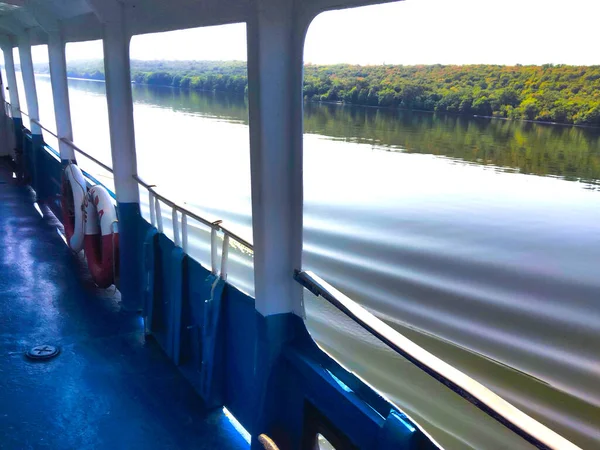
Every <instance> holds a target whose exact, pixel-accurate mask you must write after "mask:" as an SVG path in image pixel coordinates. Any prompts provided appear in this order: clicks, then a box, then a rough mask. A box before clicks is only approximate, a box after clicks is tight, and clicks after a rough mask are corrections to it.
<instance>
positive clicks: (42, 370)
mask: <svg viewBox="0 0 600 450" xmlns="http://www.w3.org/2000/svg"><path fill="white" fill-rule="evenodd" d="M56 226H57V224H56V223H55V222H53V218H52V217H51V216H46V217H44V218H42V217H40V215H39V214H38V212H37V211H36V210H35V209H34V206H33V197H32V194H31V192H30V191H29V190H28V189H27V188H25V187H22V186H17V185H16V184H15V183H14V181H13V179H12V172H11V171H10V170H8V168H7V166H6V165H3V164H2V163H0V448H2V449H4V448H6V449H13V448H14V449H29V448H31V449H38V448H52V449H87V448H90V449H105V448H106V449H138V448H139V449H175V448H177V449H187V448H190V449H191V448H194V449H203V448H215V449H217V448H218V449H238V448H248V447H249V446H248V445H247V443H246V442H245V441H244V439H243V438H242V437H241V436H240V435H239V434H237V432H236V431H235V429H234V428H233V426H232V425H231V423H230V422H229V420H228V419H227V418H226V417H225V415H224V414H223V413H222V412H221V411H220V410H218V411H213V412H207V411H206V409H205V408H204V406H203V403H202V400H201V399H200V398H199V397H198V396H197V394H196V393H195V392H194V390H193V389H192V387H191V386H190V385H189V384H188V382H187V381H186V380H185V379H184V378H183V377H182V376H181V374H180V373H179V372H178V371H177V369H176V368H175V367H174V366H173V365H172V363H170V362H169V361H168V359H167V358H166V356H165V355H163V353H162V352H161V350H160V349H159V348H158V345H156V343H154V342H153V341H152V340H146V339H145V338H144V335H143V332H142V328H141V320H140V317H139V315H138V314H137V313H131V312H125V311H123V310H121V308H120V303H119V301H118V298H116V297H115V295H114V294H113V291H112V290H111V289H109V290H108V291H99V290H97V289H95V288H94V286H93V284H92V282H91V281H90V279H89V276H87V275H86V274H85V270H84V268H83V265H82V263H81V261H80V260H79V258H78V257H77V256H75V255H73V254H72V252H71V251H70V250H69V249H68V248H67V247H66V245H65V243H64V242H63V241H62V240H61V238H60V236H59V234H58V233H57V231H56ZM44 343H50V344H55V345H59V346H60V348H61V354H60V355H59V356H58V357H56V358H54V359H53V360H50V361H46V362H31V361H29V360H27V359H26V358H25V357H24V352H25V351H26V350H27V349H28V348H29V347H31V346H34V345H37V344H44Z"/></svg>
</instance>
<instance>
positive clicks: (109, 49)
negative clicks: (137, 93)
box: [103, 3, 140, 203]
mask: <svg viewBox="0 0 600 450" xmlns="http://www.w3.org/2000/svg"><path fill="white" fill-rule="evenodd" d="M115 8H118V10H117V14H115V15H114V16H113V17H111V19H110V20H109V21H107V22H105V23H104V24H103V28H104V34H103V36H104V41H103V42H104V73H105V78H106V98H107V102H108V122H109V126H110V143H111V149H112V162H113V165H112V166H113V170H114V178H115V189H116V191H117V192H116V194H117V201H119V202H120V203H139V198H140V197H139V188H138V182H137V181H136V180H134V179H133V176H134V175H136V174H137V162H136V155H135V134H134V128H133V98H132V95H131V73H130V67H129V35H128V34H127V31H126V27H125V19H124V12H123V4H122V3H118V4H117V5H116V6H115Z"/></svg>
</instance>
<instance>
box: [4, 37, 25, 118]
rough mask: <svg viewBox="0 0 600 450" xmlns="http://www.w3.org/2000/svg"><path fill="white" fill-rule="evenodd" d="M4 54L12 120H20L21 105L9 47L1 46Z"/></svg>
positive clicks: (11, 50)
mask: <svg viewBox="0 0 600 450" xmlns="http://www.w3.org/2000/svg"><path fill="white" fill-rule="evenodd" d="M2 52H3V53H4V67H5V69H6V85H7V86H8V93H9V97H10V104H11V109H12V116H13V119H19V118H21V110H20V109H21V104H20V103H19V90H18V89H17V76H16V75H15V60H14V58H13V49H12V47H11V46H9V45H6V46H2Z"/></svg>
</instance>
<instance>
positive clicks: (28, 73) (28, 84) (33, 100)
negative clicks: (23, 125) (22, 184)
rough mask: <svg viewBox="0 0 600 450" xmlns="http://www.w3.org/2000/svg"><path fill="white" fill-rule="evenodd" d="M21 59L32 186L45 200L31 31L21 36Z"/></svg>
mask: <svg viewBox="0 0 600 450" xmlns="http://www.w3.org/2000/svg"><path fill="white" fill-rule="evenodd" d="M19 59H20V62H21V74H22V76H23V86H24V88H25V100H26V101H27V114H28V115H29V119H30V128H31V130H30V131H31V144H32V145H31V153H32V155H31V157H32V161H33V164H32V166H33V173H32V174H31V175H32V178H33V180H32V183H31V184H32V186H33V189H34V190H35V191H36V194H37V196H38V198H43V197H44V193H43V192H41V188H42V186H43V184H44V183H43V180H42V179H41V176H40V169H41V168H40V167H38V163H37V161H38V156H39V153H40V152H41V151H42V147H43V145H44V138H43V136H42V129H41V128H40V126H39V125H38V124H37V123H35V121H39V120H40V113H39V108H38V98H37V89H36V87H35V75H34V73H33V60H32V59H31V39H30V36H29V31H27V30H26V31H24V32H23V33H22V34H21V35H20V36H19Z"/></svg>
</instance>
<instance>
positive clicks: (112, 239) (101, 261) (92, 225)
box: [83, 186, 119, 288]
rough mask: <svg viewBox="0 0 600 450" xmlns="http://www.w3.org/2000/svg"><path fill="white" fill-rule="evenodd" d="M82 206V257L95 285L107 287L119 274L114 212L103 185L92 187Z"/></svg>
mask: <svg viewBox="0 0 600 450" xmlns="http://www.w3.org/2000/svg"><path fill="white" fill-rule="evenodd" d="M84 203H85V238H84V243H83V246H84V249H85V257H86V259H87V263H88V268H89V270H90V273H91V274H92V278H93V280H94V282H95V283H96V285H98V287H101V288H106V287H109V286H110V285H111V284H114V283H115V279H116V277H117V274H118V271H119V228H118V220H117V211H116V209H115V206H114V205H113V202H112V197H111V196H110V194H109V193H108V191H107V190H106V188H104V187H103V186H94V187H91V188H90V190H89V191H88V195H87V196H86V200H85V202H84Z"/></svg>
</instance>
